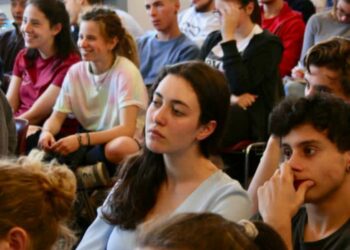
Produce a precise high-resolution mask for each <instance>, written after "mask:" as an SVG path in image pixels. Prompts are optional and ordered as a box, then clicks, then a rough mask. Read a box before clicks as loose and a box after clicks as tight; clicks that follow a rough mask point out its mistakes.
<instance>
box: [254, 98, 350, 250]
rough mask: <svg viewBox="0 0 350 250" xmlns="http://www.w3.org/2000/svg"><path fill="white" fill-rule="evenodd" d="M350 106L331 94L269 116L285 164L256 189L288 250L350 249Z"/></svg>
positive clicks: (289, 104)
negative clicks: (278, 139) (279, 143)
mask: <svg viewBox="0 0 350 250" xmlns="http://www.w3.org/2000/svg"><path fill="white" fill-rule="evenodd" d="M349 124H350V105H349V104H348V103H345V102H343V101H342V100H341V99H340V98H336V97H334V96H331V95H329V94H324V95H314V96H311V97H307V98H301V99H299V100H297V101H291V100H287V101H284V102H282V103H281V104H280V105H279V106H278V107H276V109H275V110H274V111H273V112H272V115H271V132H272V134H274V135H275V136H278V137H280V138H281V148H282V154H283V156H284V162H283V164H282V165H281V167H280V168H279V169H278V170H276V172H275V173H274V175H273V176H272V177H271V179H270V180H269V181H267V182H266V183H265V184H264V185H263V186H262V187H260V188H259V189H258V199H259V212H260V214H261V215H262V218H263V220H264V221H265V222H266V223H268V224H270V226H272V227H273V228H274V229H275V230H276V231H278V232H279V233H280V234H281V236H282V238H283V239H284V241H285V242H286V244H287V246H288V249H316V248H317V249H327V250H328V249H349V247H350V200H348V199H347V198H346V197H348V196H349V190H350V126H349Z"/></svg>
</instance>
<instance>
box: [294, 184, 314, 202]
mask: <svg viewBox="0 0 350 250" xmlns="http://www.w3.org/2000/svg"><path fill="white" fill-rule="evenodd" d="M314 184H315V183H314V182H313V181H311V180H307V181H304V182H303V183H302V184H300V186H299V188H298V190H297V192H296V194H297V197H298V200H299V202H300V204H302V203H303V202H304V199H305V194H306V192H307V191H308V190H309V188H311V187H312V186H313V185H314Z"/></svg>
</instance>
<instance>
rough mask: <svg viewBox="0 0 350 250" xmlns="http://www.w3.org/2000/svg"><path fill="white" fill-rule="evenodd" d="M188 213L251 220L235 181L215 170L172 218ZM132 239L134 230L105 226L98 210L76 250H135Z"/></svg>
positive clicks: (248, 203) (248, 201)
mask: <svg viewBox="0 0 350 250" xmlns="http://www.w3.org/2000/svg"><path fill="white" fill-rule="evenodd" d="M107 209H108V208H107ZM188 212H198V213H199V212H213V213H217V214H220V215H222V216H223V217H225V218H226V219H228V220H231V221H239V220H241V219H247V218H249V217H250V216H251V202H250V200H249V198H248V195H247V193H246V191H245V190H244V189H243V188H242V187H241V185H240V184H239V183H238V182H237V181H235V180H233V179H231V178H230V177H229V176H228V175H227V174H225V173H223V172H222V171H221V170H218V171H217V172H216V173H214V174H213V175H211V176H210V177H208V179H207V180H205V181H204V182H203V183H202V184H200V185H199V187H197V189H196V190H194V191H193V192H192V194H190V195H189V196H188V197H187V199H186V200H185V201H184V202H183V203H182V204H181V205H180V206H179V207H178V208H177V209H176V210H175V211H174V212H173V213H172V215H175V214H179V213H188ZM135 237H136V233H135V231H133V230H129V231H126V230H122V229H120V228H119V227H118V226H114V225H111V224H108V223H107V222H106V221H105V220H104V219H103V218H102V215H101V208H99V209H98V215H97V218H96V219H95V221H94V222H93V223H92V224H91V225H90V227H89V228H88V230H87V231H86V233H85V235H84V237H83V239H82V241H81V242H80V244H79V246H78V248H77V250H92V249H93V250H104V249H107V250H132V249H134V248H135Z"/></svg>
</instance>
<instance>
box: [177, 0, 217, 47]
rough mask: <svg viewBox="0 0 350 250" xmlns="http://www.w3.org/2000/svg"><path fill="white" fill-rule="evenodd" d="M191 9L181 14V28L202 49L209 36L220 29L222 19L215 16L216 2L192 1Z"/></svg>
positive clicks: (210, 0)
mask: <svg viewBox="0 0 350 250" xmlns="http://www.w3.org/2000/svg"><path fill="white" fill-rule="evenodd" d="M191 3H192V5H191V7H189V8H187V9H185V10H183V11H181V12H180V14H179V18H178V19H179V28H180V30H181V32H182V33H184V34H185V35H186V36H187V37H188V38H189V39H191V40H192V41H194V42H195V43H196V44H197V45H198V47H199V48H200V47H201V46H202V44H203V42H204V40H205V39H206V38H207V36H208V35H209V34H210V33H211V32H213V31H215V30H218V29H220V18H219V17H218V16H217V15H216V14H215V3H214V0H200V1H197V0H191Z"/></svg>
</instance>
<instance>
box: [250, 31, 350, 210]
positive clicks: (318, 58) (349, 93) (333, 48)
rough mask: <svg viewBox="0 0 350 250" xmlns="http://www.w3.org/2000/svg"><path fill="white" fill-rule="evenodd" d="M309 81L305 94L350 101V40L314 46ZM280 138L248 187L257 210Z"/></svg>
mask: <svg viewBox="0 0 350 250" xmlns="http://www.w3.org/2000/svg"><path fill="white" fill-rule="evenodd" d="M305 66H306V69H307V71H306V74H305V80H306V82H307V85H306V91H305V95H306V96H308V95H312V94H315V93H317V92H328V93H330V94H332V95H335V96H337V97H339V98H342V99H343V100H344V101H345V102H350V41H349V40H347V39H344V38H339V37H338V38H333V39H330V40H328V41H325V42H322V43H319V44H317V45H315V46H314V47H312V48H311V49H310V51H309V52H308V54H307V55H306V57H305ZM280 156H281V150H280V138H279V137H276V136H273V135H272V136H271V137H270V139H269V141H268V143H267V147H266V149H265V152H264V154H263V156H262V159H261V161H260V163H259V166H258V168H257V171H256V173H255V175H254V176H253V180H252V182H251V184H250V186H249V188H248V192H249V195H250V197H251V198H252V200H253V204H254V211H256V210H257V206H258V201H257V196H256V195H257V193H256V192H257V189H258V187H260V186H261V185H263V184H264V182H265V181H267V180H268V179H269V178H270V177H271V176H272V175H273V173H274V171H275V170H276V169H277V167H278V165H279V162H280Z"/></svg>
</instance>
